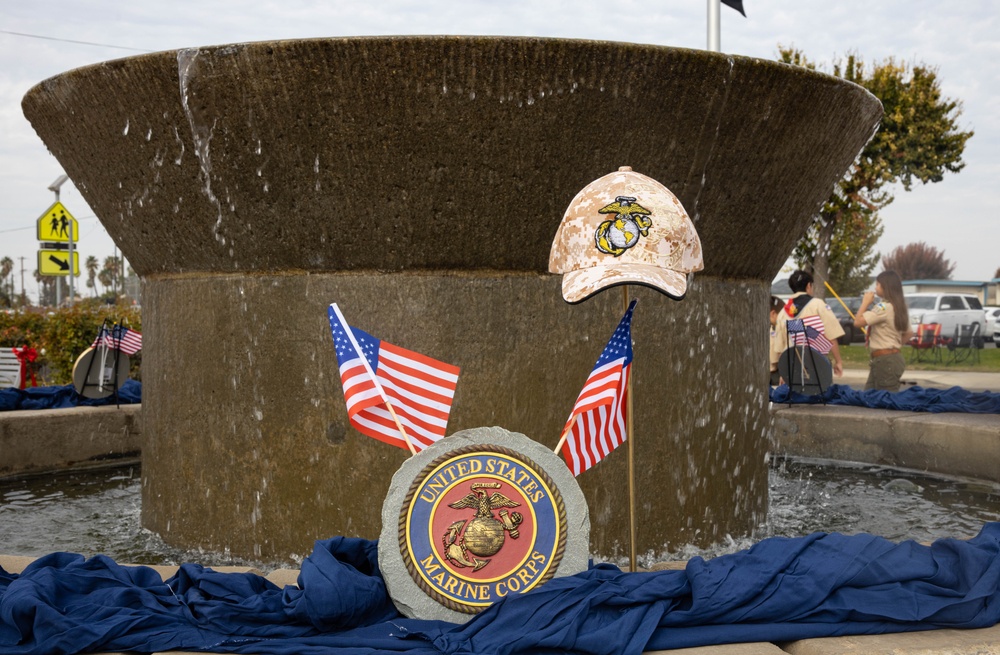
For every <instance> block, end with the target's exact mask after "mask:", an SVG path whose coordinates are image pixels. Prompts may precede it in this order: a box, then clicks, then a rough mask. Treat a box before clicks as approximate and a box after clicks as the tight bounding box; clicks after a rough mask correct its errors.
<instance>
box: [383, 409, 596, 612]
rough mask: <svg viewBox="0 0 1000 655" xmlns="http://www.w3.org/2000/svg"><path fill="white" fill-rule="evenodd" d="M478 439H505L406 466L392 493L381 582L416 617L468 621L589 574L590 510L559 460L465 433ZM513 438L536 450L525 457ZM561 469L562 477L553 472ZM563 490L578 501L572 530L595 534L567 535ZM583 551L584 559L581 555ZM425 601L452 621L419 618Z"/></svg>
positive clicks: (436, 450) (386, 509) (457, 446)
mask: <svg viewBox="0 0 1000 655" xmlns="http://www.w3.org/2000/svg"><path fill="white" fill-rule="evenodd" d="M477 431H487V432H490V431H495V432H497V433H501V434H491V435H490V436H491V442H490V443H468V440H465V441H463V440H462V439H458V440H456V439H455V438H454V436H452V437H448V438H446V439H444V440H442V441H440V442H437V443H436V444H434V445H433V446H431V447H429V448H428V449H426V450H424V451H421V452H420V453H417V454H416V455H414V456H413V457H412V458H410V460H408V461H407V462H404V464H403V466H402V467H401V468H400V470H399V471H398V472H397V473H396V476H394V478H393V487H394V488H396V487H398V488H397V489H396V491H395V492H394V490H393V489H390V492H389V495H388V496H387V498H386V504H385V505H384V506H383V533H382V539H381V540H380V543H379V564H380V567H382V564H383V560H385V561H386V562H387V563H388V567H387V570H388V572H387V570H386V568H383V574H384V577H385V579H386V584H387V586H388V587H389V592H390V595H391V596H392V598H393V601H394V602H395V603H396V605H397V607H399V608H400V609H401V610H402V611H403V613H404V614H406V615H408V616H417V617H418V618H441V619H444V620H452V621H455V620H459V621H464V620H466V619H467V618H469V616H470V615H473V614H476V613H478V612H481V611H482V610H484V609H486V608H487V607H489V606H490V605H491V604H493V603H495V602H497V601H499V600H501V599H503V598H504V597H506V596H508V595H509V594H512V593H524V592H527V591H530V590H532V589H534V588H536V587H538V586H539V585H542V584H544V583H545V582H546V581H548V580H550V579H551V578H552V577H553V576H555V575H556V574H557V571H558V574H559V575H571V574H573V573H578V572H580V571H581V570H585V569H586V561H587V550H588V548H587V546H588V542H589V519H588V518H587V516H586V514H587V512H586V502H585V501H584V500H583V496H582V492H580V489H579V486H578V485H577V484H576V481H575V478H573V476H572V474H571V473H569V470H568V469H567V468H566V466H565V464H564V463H563V462H562V461H561V460H560V459H559V458H558V456H557V455H555V453H553V452H552V451H551V450H549V449H547V448H545V447H543V446H539V444H537V443H536V442H533V441H531V440H530V439H528V438H527V437H525V436H524V435H519V434H517V433H510V432H507V431H505V430H503V429H502V428H476V429H474V430H467V431H464V432H469V433H472V432H477ZM456 434H459V435H461V434H463V433H456ZM514 438H520V439H521V440H523V442H527V443H529V444H531V445H530V446H529V447H528V448H527V450H528V453H527V454H526V453H525V448H524V447H521V442H519V441H512V439H514ZM447 442H452V447H450V448H449V447H447V446H448V445H449V443H447ZM463 444H464V445H463ZM432 451H433V452H432ZM431 455H434V456H433V457H431ZM536 460H542V464H539V463H538V461H536ZM418 464H419V465H420V468H419V470H417V468H416V466H417V465H418ZM555 465H557V466H558V468H559V469H560V470H556V471H553V469H554V468H556V466H555ZM550 473H552V475H550ZM553 477H555V478H558V479H559V483H558V484H557V483H556V482H555V481H554V480H553ZM405 481H408V482H405ZM404 483H405V484H406V491H405V494H403V493H402V491H403V484H404ZM560 487H563V488H568V489H569V493H570V498H571V499H573V503H572V504H573V507H571V508H570V515H571V516H572V517H573V518H574V525H577V526H580V525H585V526H587V527H586V528H585V530H583V532H582V533H581V534H574V535H570V534H568V533H569V530H568V525H569V524H568V523H567V510H566V504H565V502H564V499H563V494H562V493H560ZM581 508H582V509H581ZM581 512H582V514H583V515H582V516H580V513H581ZM393 515H395V516H394V517H393ZM391 517H393V518H391ZM388 520H393V522H394V523H396V525H395V526H393V527H394V528H395V530H394V531H395V532H396V534H395V535H392V536H393V537H394V538H393V539H392V541H394V542H395V543H396V547H395V548H392V547H390V546H389V545H388V544H389V543H390V541H389V539H388V538H387V537H388V536H389V535H388V533H387V532H386V530H387V529H389V526H388V525H387V521H388ZM397 521H398V522H397ZM568 543H569V544H570V546H571V549H570V550H571V551H572V553H571V555H570V557H569V558H568V563H566V562H564V556H565V554H566V550H567V544H568ZM581 546H582V554H581V553H578V552H576V551H578V550H581ZM397 562H398V563H399V564H400V566H397V565H396V563H397ZM564 563H566V565H565V566H562V565H563V564H564ZM399 569H405V573H403V572H402V570H399ZM397 571H398V574H397ZM404 576H405V578H404ZM401 591H402V596H404V597H403V598H401V597H400V596H401V594H400V592H401ZM421 598H422V599H423V600H421ZM424 601H430V604H435V605H436V606H438V607H439V608H444V610H442V611H443V612H444V613H441V612H438V611H436V610H427V609H424V610H420V609H416V610H415V609H413V608H414V607H416V606H421V607H426V605H425V604H424ZM460 616H464V617H465V618H458V617H460Z"/></svg>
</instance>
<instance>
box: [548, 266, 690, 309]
mask: <svg viewBox="0 0 1000 655" xmlns="http://www.w3.org/2000/svg"><path fill="white" fill-rule="evenodd" d="M619 284H641V285H643V286H647V287H650V288H653V289H656V290H657V291H659V292H661V293H664V294H666V295H668V296H670V297H671V298H673V299H674V300H683V299H684V295H685V294H686V293H687V275H686V274H684V273H678V272H677V271H671V270H670V269H666V268H660V267H659V266H653V265H651V264H624V263H623V264H621V265H620V266H591V267H589V268H581V269H578V270H575V271H570V272H568V273H565V274H564V275H563V283H562V294H563V298H565V299H566V302H570V303H578V302H580V301H583V300H586V299H587V298H589V297H590V296H592V295H594V294H595V293H597V292H598V291H601V290H602V289H607V288H608V287H613V286H617V285H619Z"/></svg>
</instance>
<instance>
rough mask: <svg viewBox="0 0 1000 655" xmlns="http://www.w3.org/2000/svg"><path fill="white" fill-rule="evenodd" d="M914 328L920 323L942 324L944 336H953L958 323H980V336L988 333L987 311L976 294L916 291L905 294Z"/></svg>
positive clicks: (915, 329)
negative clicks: (984, 310) (985, 311)
mask: <svg viewBox="0 0 1000 655" xmlns="http://www.w3.org/2000/svg"><path fill="white" fill-rule="evenodd" d="M906 306H907V308H908V309H909V310H910V324H911V325H912V326H913V331H914V332H916V331H917V326H918V325H920V324H921V323H925V324H926V323H940V324H941V336H942V337H951V336H954V334H955V328H956V326H959V325H971V324H973V323H978V324H979V336H980V337H983V338H985V337H986V336H987V335H986V314H985V313H984V312H983V304H982V303H981V302H979V298H976V297H975V296H969V295H963V294H958V293H914V294H910V295H907V296H906Z"/></svg>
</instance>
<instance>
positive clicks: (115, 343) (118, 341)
mask: <svg viewBox="0 0 1000 655" xmlns="http://www.w3.org/2000/svg"><path fill="white" fill-rule="evenodd" d="M102 343H103V344H104V345H105V346H106V347H108V348H110V349H112V350H116V349H117V350H121V351H122V352H123V353H125V354H126V355H134V354H136V353H137V352H139V351H140V350H142V335H141V334H139V333H138V332H136V331H135V330H132V329H130V328H127V327H122V326H120V325H116V326H114V327H113V328H111V329H110V330H108V329H107V328H101V332H100V334H98V335H97V338H96V339H94V343H92V344H90V347H91V348H97V347H98V346H100V345H101V344H102Z"/></svg>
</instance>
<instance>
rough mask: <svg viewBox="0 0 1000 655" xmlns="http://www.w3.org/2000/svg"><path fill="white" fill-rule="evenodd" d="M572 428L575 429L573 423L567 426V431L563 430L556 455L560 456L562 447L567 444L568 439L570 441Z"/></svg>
mask: <svg viewBox="0 0 1000 655" xmlns="http://www.w3.org/2000/svg"><path fill="white" fill-rule="evenodd" d="M572 427H573V424H572V423H570V424H569V425H567V426H566V429H565V430H563V433H562V436H561V437H559V443H557V444H556V448H555V453H556V454H557V455H558V454H559V451H560V450H561V449H562V447H563V444H564V443H566V439H568V438H569V431H570V429H571V428H572Z"/></svg>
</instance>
